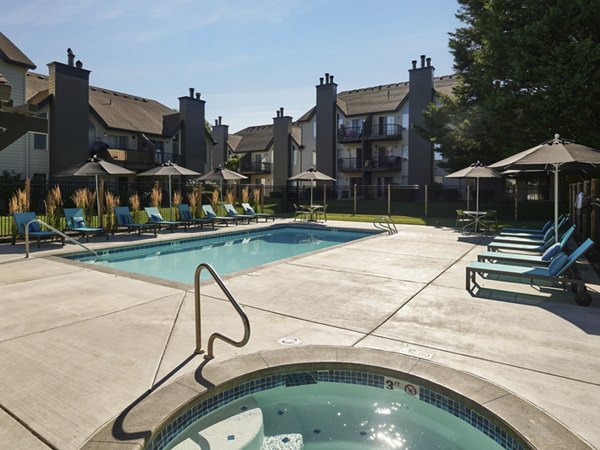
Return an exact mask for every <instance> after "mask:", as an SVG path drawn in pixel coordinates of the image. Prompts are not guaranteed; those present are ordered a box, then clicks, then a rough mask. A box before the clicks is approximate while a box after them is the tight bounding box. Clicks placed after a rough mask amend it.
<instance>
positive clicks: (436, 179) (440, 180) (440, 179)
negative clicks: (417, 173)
mask: <svg viewBox="0 0 600 450" xmlns="http://www.w3.org/2000/svg"><path fill="white" fill-rule="evenodd" d="M433 182H434V183H439V184H443V183H444V177H443V176H442V175H436V176H435V177H433Z"/></svg>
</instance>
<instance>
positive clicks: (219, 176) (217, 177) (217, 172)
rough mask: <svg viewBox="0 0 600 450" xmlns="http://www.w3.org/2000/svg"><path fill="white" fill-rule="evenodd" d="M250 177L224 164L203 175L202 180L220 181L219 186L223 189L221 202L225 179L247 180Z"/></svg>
mask: <svg viewBox="0 0 600 450" xmlns="http://www.w3.org/2000/svg"><path fill="white" fill-rule="evenodd" d="M247 178H248V177H247V176H245V175H242V174H241V173H237V172H234V171H233V170H229V169H227V168H225V167H223V166H218V167H215V168H214V169H213V170H211V171H210V172H208V173H206V174H204V175H202V176H201V177H200V180H202V181H218V182H219V187H220V190H221V202H223V186H222V183H223V181H235V180H245V179H247Z"/></svg>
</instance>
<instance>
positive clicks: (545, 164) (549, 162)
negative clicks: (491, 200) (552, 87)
mask: <svg viewBox="0 0 600 450" xmlns="http://www.w3.org/2000/svg"><path fill="white" fill-rule="evenodd" d="M586 165H593V166H600V151H599V150H596V149H595V148H591V147H586V146H585V145H579V144H575V143H574V142H571V141H567V140H566V139H561V137H560V136H559V135H558V134H555V135H554V139H550V140H549V141H546V142H542V143H541V144H539V145H536V146H535V147H532V148H530V149H528V150H525V151H522V152H520V153H517V154H515V155H512V156H509V157H508V158H505V159H503V160H502V161H498V162H497V163H494V164H490V166H489V167H492V168H499V169H500V168H502V169H506V168H510V169H518V168H522V169H528V170H531V169H538V170H540V169H543V170H549V171H552V172H554V239H555V241H556V242H558V173H559V171H560V170H564V169H577V168H582V167H585V166H586Z"/></svg>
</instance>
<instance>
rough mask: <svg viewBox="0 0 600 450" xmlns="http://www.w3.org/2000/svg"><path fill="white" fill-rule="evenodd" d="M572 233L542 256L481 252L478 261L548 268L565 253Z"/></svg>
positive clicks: (566, 234) (564, 236)
mask: <svg viewBox="0 0 600 450" xmlns="http://www.w3.org/2000/svg"><path fill="white" fill-rule="evenodd" d="M571 234H572V233H565V234H564V235H563V238H562V239H561V240H560V242H557V243H555V244H554V245H551V246H550V247H549V248H548V250H546V251H545V252H544V253H543V254H542V255H531V254H524V253H505V252H490V251H486V252H481V253H479V254H478V255H477V261H480V262H491V263H500V264H507V263H517V264H526V265H530V266H548V265H550V263H551V262H552V260H553V259H554V257H555V256H557V255H558V254H559V253H560V252H564V251H565V249H566V248H567V241H568V240H569V239H570V238H571Z"/></svg>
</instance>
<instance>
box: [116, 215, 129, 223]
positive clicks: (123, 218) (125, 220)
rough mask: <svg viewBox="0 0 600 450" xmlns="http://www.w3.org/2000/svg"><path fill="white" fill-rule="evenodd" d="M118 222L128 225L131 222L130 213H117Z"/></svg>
mask: <svg viewBox="0 0 600 450" xmlns="http://www.w3.org/2000/svg"><path fill="white" fill-rule="evenodd" d="M119 222H121V223H122V224H123V225H129V224H130V223H131V215H129V214H119Z"/></svg>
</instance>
